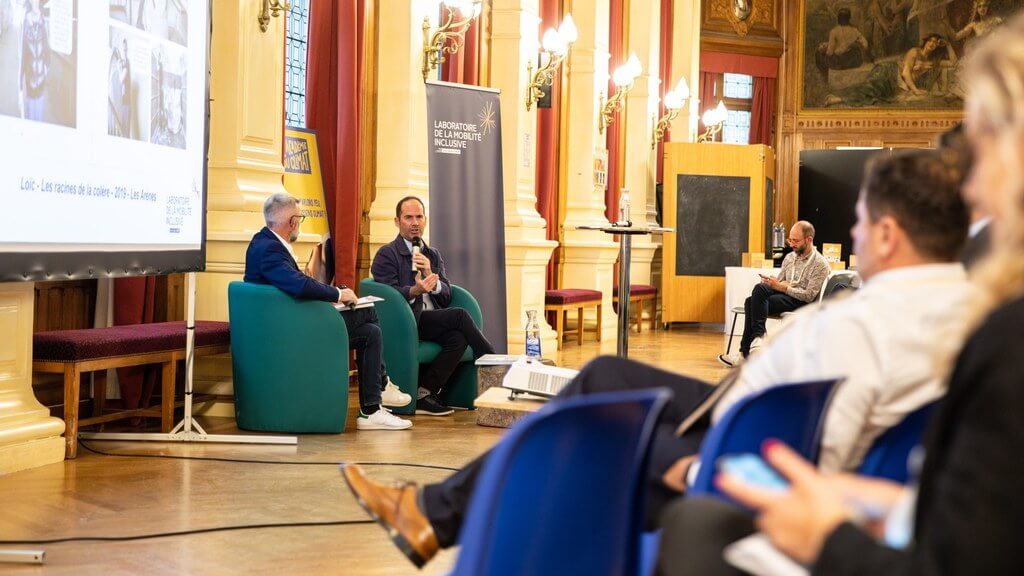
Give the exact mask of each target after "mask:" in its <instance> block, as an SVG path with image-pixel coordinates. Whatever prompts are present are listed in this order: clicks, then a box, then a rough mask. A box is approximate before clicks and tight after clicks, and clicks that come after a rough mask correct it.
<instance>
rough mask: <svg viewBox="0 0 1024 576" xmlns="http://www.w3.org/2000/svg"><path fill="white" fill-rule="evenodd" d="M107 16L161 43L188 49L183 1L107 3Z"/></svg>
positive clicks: (113, 0)
mask: <svg viewBox="0 0 1024 576" xmlns="http://www.w3.org/2000/svg"><path fill="white" fill-rule="evenodd" d="M110 17H111V18H113V19H114V20H119V21H121V22H124V23H125V24H129V25H131V26H134V27H136V28H138V29H139V30H145V31H146V32H149V33H150V34H152V35H154V36H156V37H157V38H159V39H161V40H170V41H171V42H174V43H176V44H180V45H182V46H188V7H187V6H186V2H185V0H110Z"/></svg>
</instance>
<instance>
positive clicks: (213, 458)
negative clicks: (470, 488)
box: [78, 440, 459, 472]
mask: <svg viewBox="0 0 1024 576" xmlns="http://www.w3.org/2000/svg"><path fill="white" fill-rule="evenodd" d="M78 444H79V445H80V446H81V447H82V448H85V449H86V450H88V451H89V452H92V453H93V454H99V455H100V456H122V457H125V458H166V459H168V460H204V461H207V462H238V463H242V464H288V465H292V466H338V465H339V464H342V462H337V461H318V460H309V461H295V460H249V459H245V458H222V457H218V456H175V455H170V454H118V453H114V452H104V451H102V450H98V449H96V448H93V447H92V446H89V445H88V444H86V443H85V442H83V441H82V440H79V441H78ZM348 464H359V465H360V466H403V467H407V468H427V469H431V470H447V471H450V472H458V471H459V469H458V468H452V467H451V466H436V465H433V464H412V463H409V462H348Z"/></svg>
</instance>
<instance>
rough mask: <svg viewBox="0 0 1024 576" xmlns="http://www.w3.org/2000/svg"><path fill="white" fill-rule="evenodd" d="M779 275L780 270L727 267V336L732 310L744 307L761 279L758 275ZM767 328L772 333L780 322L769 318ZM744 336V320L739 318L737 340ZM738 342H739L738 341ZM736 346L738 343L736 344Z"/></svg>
mask: <svg viewBox="0 0 1024 576" xmlns="http://www.w3.org/2000/svg"><path fill="white" fill-rule="evenodd" d="M778 273H779V269H778V268H744V267H742V266H726V267H725V316H723V318H725V325H724V326H723V328H722V331H723V332H725V333H726V334H728V333H729V329H730V328H732V317H733V313H732V309H733V308H734V307H736V306H739V307H740V308H742V307H743V302H744V301H745V300H746V299H747V298H749V297H750V292H751V291H752V290H753V289H754V286H756V285H757V284H758V283H759V282H761V277H760V276H758V274H764V275H766V276H767V275H771V276H775V275H776V274H778ZM768 322H769V323H768V324H766V327H767V328H768V331H769V332H770V331H771V326H772V323H775V322H778V320H775V319H772V318H769V319H768ZM742 335H743V319H742V318H739V319H737V320H736V335H735V337H736V338H739V337H740V336H742ZM737 341H738V340H737ZM733 345H734V346H735V345H736V343H735V342H734V343H733Z"/></svg>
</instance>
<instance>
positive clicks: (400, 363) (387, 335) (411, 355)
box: [359, 278, 484, 414]
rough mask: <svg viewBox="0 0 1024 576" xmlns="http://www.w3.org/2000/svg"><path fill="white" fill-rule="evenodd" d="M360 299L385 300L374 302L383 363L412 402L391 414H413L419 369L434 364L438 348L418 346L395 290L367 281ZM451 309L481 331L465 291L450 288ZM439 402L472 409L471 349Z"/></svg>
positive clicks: (475, 309) (429, 344) (402, 300)
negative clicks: (460, 311) (466, 316)
mask: <svg viewBox="0 0 1024 576" xmlns="http://www.w3.org/2000/svg"><path fill="white" fill-rule="evenodd" d="M359 295H360V296H377V297H378V298H383V299H384V302H377V305H376V308H377V316H378V317H379V318H380V328H381V331H382V332H383V333H384V363H385V364H387V367H388V376H390V377H391V381H392V382H394V384H395V385H396V386H398V387H399V388H401V389H402V392H405V393H406V394H409V395H411V396H412V398H413V401H412V403H410V404H409V405H408V406H403V407H401V408H394V409H393V411H394V412H396V413H399V414H412V413H414V412H415V411H416V390H417V389H418V388H419V379H420V372H419V367H420V365H421V364H429V363H431V362H433V361H434V359H435V358H437V355H438V354H440V353H441V347H440V346H439V345H437V344H435V343H433V342H420V340H419V332H418V331H417V329H416V318H415V317H414V316H413V314H412V308H411V307H409V303H408V302H407V301H406V300H405V298H403V297H402V295H401V293H399V292H398V290H395V289H394V288H392V287H391V286H388V285H386V284H381V283H379V282H374V281H373V280H372V279H370V278H367V279H365V280H363V281H362V282H361V283H360V291H359ZM450 307H451V308H464V309H465V310H466V311H467V312H469V315H470V317H472V318H473V322H475V323H476V325H477V328H481V329H482V328H483V326H484V320H483V314H482V313H481V312H480V304H479V303H477V301H476V298H473V295H472V294H470V293H469V292H468V291H467V290H466V289H465V288H461V287H459V286H456V285H454V284H452V303H451V306H450ZM441 400H442V401H443V402H444V403H445V404H447V405H449V406H455V407H459V408H470V409H471V408H473V401H474V400H476V365H475V364H474V363H473V350H472V349H471V348H467V349H466V353H465V354H464V355H463V356H462V362H461V363H460V364H459V367H458V368H456V369H455V373H454V374H452V377H451V379H450V380H449V381H448V384H447V385H446V386H445V387H444V389H443V390H441Z"/></svg>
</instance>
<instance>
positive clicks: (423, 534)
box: [341, 464, 438, 568]
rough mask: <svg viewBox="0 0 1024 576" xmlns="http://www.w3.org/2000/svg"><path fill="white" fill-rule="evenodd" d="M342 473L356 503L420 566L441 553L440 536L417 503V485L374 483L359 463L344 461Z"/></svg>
mask: <svg viewBox="0 0 1024 576" xmlns="http://www.w3.org/2000/svg"><path fill="white" fill-rule="evenodd" d="M341 475H342V476H344V477H345V482H346V483H347V484H348V488H349V490H351V491H352V495H353V496H355V497H356V502H359V505H360V506H362V507H363V510H366V512H367V513H368V514H369V515H370V516H372V517H373V519H374V520H376V521H377V523H378V524H380V525H381V526H383V527H384V529H385V530H387V532H388V536H389V537H390V538H391V541H392V542H394V543H395V546H398V549H399V550H401V551H402V553H403V554H405V555H406V557H408V558H409V560H411V561H412V563H413V564H415V565H416V567H417V568H422V567H423V565H424V564H426V563H427V561H429V560H430V559H431V558H433V557H434V555H435V554H437V549H438V545H437V536H436V535H435V534H434V528H433V527H432V526H431V525H430V521H429V520H427V517H426V515H424V513H423V511H422V510H420V507H419V504H418V503H417V502H416V486H415V485H414V484H407V485H405V486H389V485H386V484H381V483H380V482H374V481H373V480H370V479H369V478H367V477H366V474H365V473H364V472H363V469H362V468H360V467H359V466H358V465H356V464H342V466H341Z"/></svg>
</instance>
